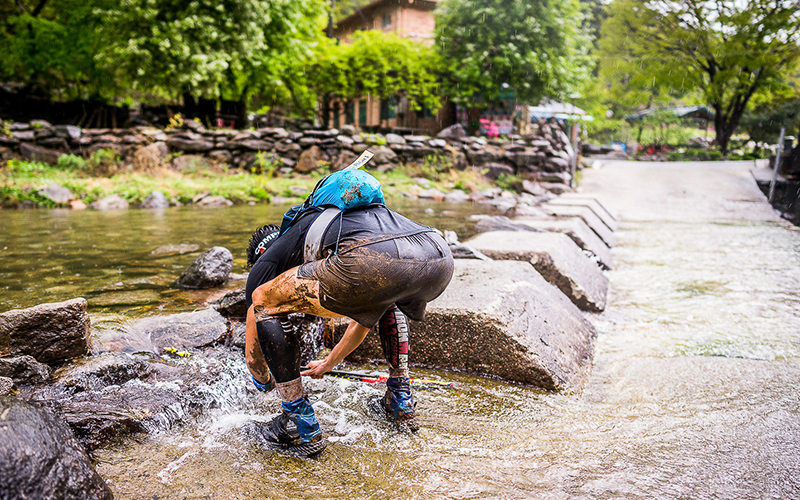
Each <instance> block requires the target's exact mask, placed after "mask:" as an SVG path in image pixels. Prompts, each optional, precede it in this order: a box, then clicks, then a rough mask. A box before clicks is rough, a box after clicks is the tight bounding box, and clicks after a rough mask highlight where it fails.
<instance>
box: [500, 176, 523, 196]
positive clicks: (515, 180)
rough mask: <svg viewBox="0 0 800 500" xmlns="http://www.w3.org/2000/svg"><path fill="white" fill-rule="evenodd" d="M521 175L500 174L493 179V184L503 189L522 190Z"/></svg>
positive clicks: (519, 191)
mask: <svg viewBox="0 0 800 500" xmlns="http://www.w3.org/2000/svg"><path fill="white" fill-rule="evenodd" d="M522 180H523V179H522V177H520V176H518V175H506V174H500V176H499V177H498V178H497V179H496V180H495V181H494V183H495V185H497V187H499V188H500V189H502V190H504V191H513V192H515V193H521V192H522Z"/></svg>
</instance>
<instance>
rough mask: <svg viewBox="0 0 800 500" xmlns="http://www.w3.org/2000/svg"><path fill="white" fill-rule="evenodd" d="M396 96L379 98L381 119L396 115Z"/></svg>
mask: <svg viewBox="0 0 800 500" xmlns="http://www.w3.org/2000/svg"><path fill="white" fill-rule="evenodd" d="M396 106H397V97H390V98H389V99H381V120H388V119H390V118H395V117H396V116H397V112H396V111H395V110H396Z"/></svg>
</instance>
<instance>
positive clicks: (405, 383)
mask: <svg viewBox="0 0 800 500" xmlns="http://www.w3.org/2000/svg"><path fill="white" fill-rule="evenodd" d="M367 404H368V405H369V407H370V409H371V410H372V411H373V412H374V413H376V414H379V415H382V416H384V417H385V418H386V419H387V420H389V421H390V422H394V423H396V424H399V425H404V426H406V427H408V430H410V431H411V432H417V431H418V430H419V424H418V423H417V419H416V416H417V414H416V412H415V411H414V409H415V408H416V406H417V405H416V403H415V402H414V397H413V396H412V395H411V385H410V383H409V380H408V379H407V378H402V379H401V378H395V377H390V378H389V380H387V381H386V394H384V396H383V397H382V398H381V397H378V396H373V397H372V398H370V400H369V401H368V403H367Z"/></svg>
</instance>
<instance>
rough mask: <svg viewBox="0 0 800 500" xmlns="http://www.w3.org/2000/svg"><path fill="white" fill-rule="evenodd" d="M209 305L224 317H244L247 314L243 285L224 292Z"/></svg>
mask: <svg viewBox="0 0 800 500" xmlns="http://www.w3.org/2000/svg"><path fill="white" fill-rule="evenodd" d="M209 305H211V306H212V307H213V308H214V309H216V310H217V311H218V312H219V313H220V314H221V315H223V316H225V317H226V318H245V317H246V316H247V302H246V301H245V289H244V287H241V288H237V289H236V290H233V291H230V292H228V293H226V294H225V295H224V296H223V297H222V298H221V299H219V300H215V301H213V302H211V303H209Z"/></svg>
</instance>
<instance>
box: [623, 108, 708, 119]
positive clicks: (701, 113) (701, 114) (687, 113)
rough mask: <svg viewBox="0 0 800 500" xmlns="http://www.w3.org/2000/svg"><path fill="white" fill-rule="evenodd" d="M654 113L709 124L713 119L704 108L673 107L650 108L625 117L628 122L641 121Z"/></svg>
mask: <svg viewBox="0 0 800 500" xmlns="http://www.w3.org/2000/svg"><path fill="white" fill-rule="evenodd" d="M656 113H672V115H674V116H677V117H678V118H686V119H691V120H697V121H704V122H710V121H712V120H713V119H714V113H712V112H711V111H709V109H708V108H706V107H705V106H674V107H668V108H650V109H645V110H644V111H639V112H638V113H636V114H633V115H628V116H626V117H625V119H626V120H628V121H635V120H642V119H644V118H647V117H648V116H652V115H655V114H656Z"/></svg>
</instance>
